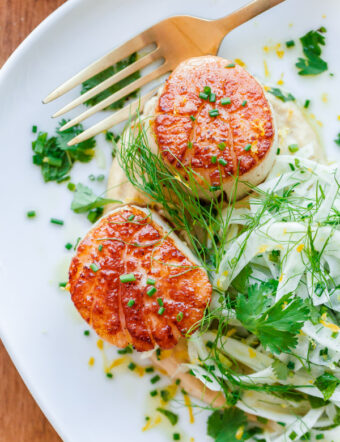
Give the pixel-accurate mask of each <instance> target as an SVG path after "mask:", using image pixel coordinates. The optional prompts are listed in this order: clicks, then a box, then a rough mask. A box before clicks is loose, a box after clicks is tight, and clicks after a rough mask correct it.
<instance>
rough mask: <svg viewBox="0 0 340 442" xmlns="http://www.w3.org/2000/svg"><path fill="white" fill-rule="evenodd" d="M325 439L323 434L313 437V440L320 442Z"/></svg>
mask: <svg viewBox="0 0 340 442" xmlns="http://www.w3.org/2000/svg"><path fill="white" fill-rule="evenodd" d="M324 438H325V436H324V435H323V434H317V435H316V436H315V439H316V440H321V439H324Z"/></svg>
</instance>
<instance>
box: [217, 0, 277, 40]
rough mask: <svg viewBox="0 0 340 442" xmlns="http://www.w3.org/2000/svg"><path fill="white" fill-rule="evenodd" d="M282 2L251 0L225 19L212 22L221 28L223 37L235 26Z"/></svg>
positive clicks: (275, 0)
mask: <svg viewBox="0 0 340 442" xmlns="http://www.w3.org/2000/svg"><path fill="white" fill-rule="evenodd" d="M284 1H285V0H253V1H252V2H250V3H247V4H246V5H245V6H243V7H242V8H240V9H237V10H236V11H235V12H232V13H231V14H229V15H227V16H226V17H222V18H220V19H218V20H214V23H215V24H216V25H218V26H219V27H220V28H223V32H224V35H225V34H226V33H228V32H229V31H232V30H233V29H235V28H236V27H237V26H240V25H242V24H243V23H245V22H247V21H248V20H251V19H252V18H254V17H256V16H257V15H259V14H262V12H264V11H267V9H270V8H273V7H274V6H276V5H278V4H279V3H282V2H284Z"/></svg>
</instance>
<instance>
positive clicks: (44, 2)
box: [0, 0, 65, 442]
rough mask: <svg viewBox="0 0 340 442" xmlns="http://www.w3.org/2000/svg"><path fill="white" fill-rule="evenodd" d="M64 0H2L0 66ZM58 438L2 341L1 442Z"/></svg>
mask: <svg viewBox="0 0 340 442" xmlns="http://www.w3.org/2000/svg"><path fill="white" fill-rule="evenodd" d="M64 2H65V0H0V66H2V65H3V63H4V62H5V61H6V60H7V58H8V57H9V55H10V54H11V53H12V52H13V51H14V49H15V48H16V47H17V46H18V45H19V44H20V43H21V41H22V40H23V39H24V38H25V37H26V36H27V35H28V34H29V33H30V32H31V31H32V30H33V29H34V28H35V27H36V26H37V25H38V24H39V23H40V22H41V21H42V20H43V19H44V18H45V17H46V16H47V15H49V14H50V13H51V12H52V11H53V10H54V9H56V8H57V7H58V6H60V5H61V4H62V3H64ZM57 441H58V442H59V441H60V438H59V436H58V435H57V433H56V432H55V431H54V429H53V428H52V426H51V424H50V423H49V422H48V420H47V419H46V418H45V416H44V415H43V413H42V412H41V410H40V409H39V407H38V405H37V404H36V403H35V401H34V399H33V398H32V396H31V395H30V393H29V391H28V390H27V388H26V386H25V384H24V383H23V381H22V379H21V378H20V376H19V374H18V372H17V370H16V369H15V367H14V365H13V363H12V361H11V360H10V358H9V356H8V354H7V352H6V350H5V348H4V346H3V345H2V343H1V342H0V442H57Z"/></svg>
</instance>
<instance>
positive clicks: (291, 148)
mask: <svg viewBox="0 0 340 442" xmlns="http://www.w3.org/2000/svg"><path fill="white" fill-rule="evenodd" d="M288 150H289V152H292V153H294V152H297V151H298V150H299V146H298V145H297V144H290V145H289V146H288Z"/></svg>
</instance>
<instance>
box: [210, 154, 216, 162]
mask: <svg viewBox="0 0 340 442" xmlns="http://www.w3.org/2000/svg"><path fill="white" fill-rule="evenodd" d="M211 162H212V163H213V164H216V162H217V156H215V155H214V156H212V157H211Z"/></svg>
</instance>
